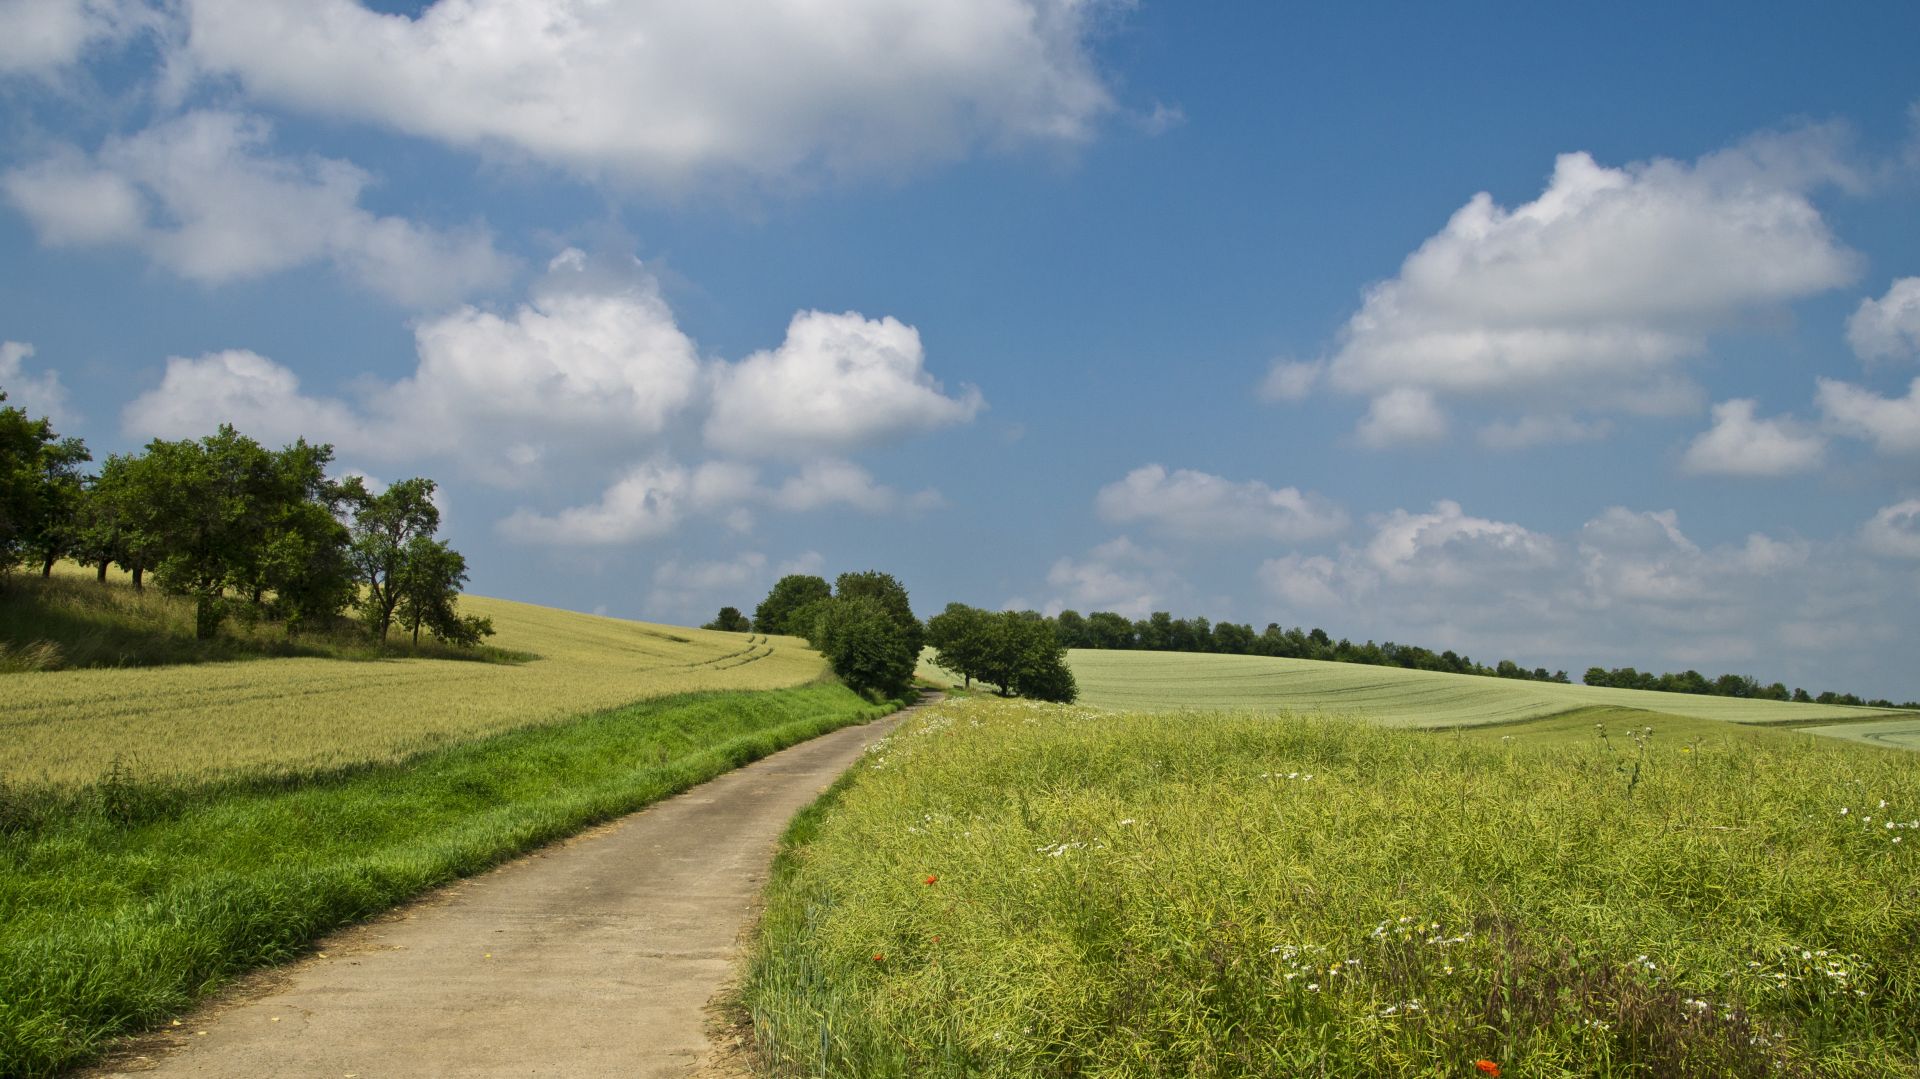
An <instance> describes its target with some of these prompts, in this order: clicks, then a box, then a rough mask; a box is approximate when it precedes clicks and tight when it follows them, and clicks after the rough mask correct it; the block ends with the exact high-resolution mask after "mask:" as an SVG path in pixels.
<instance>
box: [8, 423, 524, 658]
mask: <svg viewBox="0 0 1920 1079" xmlns="http://www.w3.org/2000/svg"><path fill="white" fill-rule="evenodd" d="M4 396H5V395H4V394H0V400H4ZM92 460H93V455H92V454H91V453H90V452H89V451H88V450H87V447H86V443H85V442H83V441H81V440H80V439H77V438H62V437H60V436H59V435H58V434H57V433H56V432H54V430H53V428H52V425H51V424H50V423H49V422H48V421H47V420H45V419H39V420H34V419H29V418H28V417H27V416H26V414H25V413H24V412H23V411H21V410H20V409H17V408H0V572H3V571H6V570H10V569H11V568H12V567H14V566H17V565H19V564H21V563H22V562H27V563H30V564H32V565H35V566H37V567H38V568H39V569H40V572H41V574H42V576H51V575H52V572H53V567H54V564H55V563H56V562H58V561H59V560H61V559H63V558H72V559H74V560H76V561H79V562H81V563H82V564H85V565H90V566H93V567H95V569H96V574H97V577H98V579H99V580H101V581H105V580H106V576H107V571H108V569H109V568H111V567H113V566H119V567H120V568H122V569H124V570H126V571H127V572H129V573H130V574H131V575H132V577H133V585H134V587H135V588H144V586H145V583H146V578H147V576H148V575H149V574H151V575H152V576H153V578H154V579H155V580H156V581H157V582H158V583H159V584H160V586H161V587H162V588H163V589H165V590H166V591H168V592H171V593H175V594H178V595H183V596H187V597H189V598H191V599H192V600H193V603H194V630H195V634H196V636H198V637H200V638H202V639H205V638H209V637H212V636H214V635H215V634H216V633H217V632H218V631H219V628H220V625H221V623H222V622H224V621H225V620H226V619H227V618H228V617H230V616H233V615H236V614H238V615H242V616H245V617H262V618H268V619H274V620H278V621H281V622H283V623H284V624H285V625H286V627H287V631H288V633H289V634H294V633H300V632H305V631H310V630H316V629H320V628H328V627H331V625H332V624H333V623H334V622H335V620H337V619H338V618H339V617H340V616H341V615H342V614H343V613H344V612H345V611H346V610H348V609H349V608H351V607H357V608H358V610H359V612H360V614H361V616H362V618H363V619H364V621H365V624H366V627H367V629H368V630H369V631H370V632H371V633H372V635H373V636H376V637H378V638H379V639H381V640H383V641H384V640H386V639H387V638H388V635H389V634H390V632H391V630H392V629H393V627H394V626H395V625H399V626H401V627H402V628H403V629H405V630H406V631H407V632H409V633H411V634H412V636H413V639H414V640H415V641H416V642H417V641H418V640H419V639H420V636H421V634H422V633H423V632H425V633H427V634H430V635H432V636H433V637H435V638H438V639H440V640H444V641H448V642H452V643H456V644H462V645H472V644H477V643H478V642H479V641H480V640H481V638H483V637H485V636H487V635H489V634H491V633H492V632H493V627H492V625H491V623H489V622H488V621H487V620H486V619H484V618H475V617H462V616H461V615H460V614H459V612H458V611H457V609H456V606H455V601H456V598H457V597H458V595H459V593H460V589H461V586H463V585H464V584H465V583H466V581H467V564H466V559H465V558H464V557H463V556H461V554H460V553H459V552H458V551H455V550H453V549H452V548H451V547H449V546H448V545H447V544H446V542H445V541H442V540H438V539H435V538H434V534H435V533H436V532H438V531H439V528H440V511H439V509H438V508H437V507H435V506H434V504H433V493H434V483H433V481H432V480H429V479H423V478H415V479H409V480H403V481H401V482H399V483H396V484H394V485H393V486H391V487H388V488H387V489H386V490H384V491H381V492H379V493H377V494H376V493H374V492H372V491H370V490H368V488H367V486H366V484H365V483H364V482H363V481H362V480H361V479H360V478H359V477H357V476H355V477H349V478H348V479H345V480H336V479H333V478H331V477H330V476H328V475H327V468H328V466H329V465H331V464H332V462H333V447H331V446H327V445H312V444H310V443H308V442H307V441H306V440H304V439H302V440H300V441H297V442H295V443H294V444H293V445H291V446H286V447H284V448H282V449H279V450H269V449H267V448H265V447H263V446H261V445H260V444H259V443H258V442H255V441H254V440H253V439H251V438H248V437H246V436H245V435H242V434H240V433H239V432H237V431H235V430H234V429H233V428H232V427H231V426H224V425H223V426H222V427H221V428H220V430H219V431H218V432H216V433H214V434H212V435H209V436H207V437H206V438H201V439H181V440H179V441H166V440H163V439H155V440H154V441H152V442H150V443H148V444H147V446H146V448H145V449H144V451H142V452H140V453H137V454H114V455H112V456H109V457H108V458H107V460H106V461H105V462H104V464H103V465H102V466H101V468H100V470H99V471H98V472H97V473H94V474H88V473H86V472H85V471H84V469H83V466H84V465H85V464H87V463H88V462H90V461H92Z"/></svg>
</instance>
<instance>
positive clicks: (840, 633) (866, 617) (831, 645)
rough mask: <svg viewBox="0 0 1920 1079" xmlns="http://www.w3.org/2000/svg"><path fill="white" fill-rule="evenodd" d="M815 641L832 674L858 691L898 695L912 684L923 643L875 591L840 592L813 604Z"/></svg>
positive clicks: (814, 643) (887, 695) (882, 695)
mask: <svg viewBox="0 0 1920 1079" xmlns="http://www.w3.org/2000/svg"><path fill="white" fill-rule="evenodd" d="M814 606H817V607H818V610H819V617H818V618H817V619H816V621H815V623H814V628H813V632H814V636H813V638H812V644H813V646H814V647H815V648H816V649H818V650H819V651H820V652H821V654H823V655H825V656H826V657H827V662H828V664H829V665H830V666H832V668H833V673H834V674H836V675H838V676H839V677H840V680H841V681H842V682H845V683H846V684H847V686H848V688H850V689H852V690H853V691H854V692H856V693H865V694H877V695H879V696H881V697H899V696H901V695H903V694H905V693H906V692H907V689H908V687H909V686H911V685H912V684H913V672H914V668H915V667H916V666H917V665H918V663H919V659H920V649H919V646H918V645H917V644H916V643H914V642H912V641H910V640H908V638H907V636H906V635H905V634H904V633H902V632H901V628H900V623H899V620H898V619H897V618H896V617H895V616H894V613H893V612H892V611H890V610H888V609H887V607H886V606H885V605H884V604H882V603H881V602H880V601H879V600H876V599H874V598H873V597H872V596H864V595H854V596H835V597H833V598H832V599H831V600H830V601H826V602H824V603H820V604H817V605H814Z"/></svg>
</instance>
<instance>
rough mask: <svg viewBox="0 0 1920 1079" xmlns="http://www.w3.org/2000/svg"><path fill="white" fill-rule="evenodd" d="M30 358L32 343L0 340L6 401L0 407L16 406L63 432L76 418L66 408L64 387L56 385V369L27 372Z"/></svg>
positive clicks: (1, 380)
mask: <svg viewBox="0 0 1920 1079" xmlns="http://www.w3.org/2000/svg"><path fill="white" fill-rule="evenodd" d="M31 358H33V346H32V345H30V344H27V343H26V342H24V341H0V390H5V391H6V393H7V400H6V403H5V404H4V405H0V408H17V409H20V410H21V411H23V412H25V413H26V414H27V415H28V416H30V417H32V418H34V419H39V418H41V417H43V416H44V417H46V418H47V419H49V420H52V421H53V427H54V430H56V431H62V432H64V431H65V428H66V426H67V425H68V424H70V423H72V422H73V421H74V420H75V419H77V418H78V417H76V416H75V415H74V414H73V413H72V412H70V411H68V409H67V388H66V387H65V386H62V385H61V384H60V372H58V371H55V370H52V369H51V368H49V369H48V370H46V371H42V372H41V373H40V374H37V375H32V374H28V373H27V361H28V360H29V359H31Z"/></svg>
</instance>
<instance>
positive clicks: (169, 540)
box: [140, 424, 281, 639]
mask: <svg viewBox="0 0 1920 1079" xmlns="http://www.w3.org/2000/svg"><path fill="white" fill-rule="evenodd" d="M146 458H147V468H146V469H145V470H144V474H143V479H144V481H145V482H143V483H142V484H141V490H140V494H141V496H142V497H143V499H144V501H145V502H146V507H145V514H146V517H147V518H148V523H149V524H150V526H151V528H152V529H153V532H152V540H153V543H154V546H155V548H156V549H157V552H158V554H159V564H158V565H157V566H156V574H155V575H156V576H157V577H158V578H159V580H160V583H161V586H162V587H164V588H166V589H167V590H168V591H171V592H176V593H180V594H182V595H187V596H191V597H193V600H194V632H195V634H196V635H197V636H199V637H200V638H202V639H205V638H208V637H212V636H213V635H214V633H215V632H216V631H218V629H219V628H220V623H221V622H222V621H223V620H224V619H225V617H226V615H227V611H228V609H229V604H228V603H227V600H226V591H227V589H228V588H229V587H231V586H236V585H238V586H251V585H252V584H253V583H254V582H255V581H257V580H258V577H259V573H260V564H261V560H262V558H263V555H264V553H265V547H266V539H267V536H268V531H269V519H270V517H271V516H272V512H273V510H274V508H275V507H274V503H275V501H276V497H275V496H276V495H277V494H279V493H280V480H281V476H280V475H279V474H278V472H277V469H276V462H275V460H274V455H273V454H271V453H269V452H268V451H267V450H265V449H263V448H261V446H260V444H259V443H258V442H255V441H254V440H253V439H251V438H248V437H246V436H245V435H242V434H240V433H238V432H237V431H235V430H234V429H233V428H232V427H231V426H230V425H225V424H223V425H221V427H220V430H219V431H218V432H216V433H215V434H213V435H209V436H208V437H206V438H203V439H200V440H198V441H195V440H192V439H182V440H181V441H178V442H166V441H162V440H158V439H156V440H155V441H153V442H152V443H150V444H148V446H147V452H146Z"/></svg>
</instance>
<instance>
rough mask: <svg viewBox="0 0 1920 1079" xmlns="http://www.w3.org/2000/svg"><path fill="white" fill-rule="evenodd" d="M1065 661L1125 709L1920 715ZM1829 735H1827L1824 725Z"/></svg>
mask: <svg viewBox="0 0 1920 1079" xmlns="http://www.w3.org/2000/svg"><path fill="white" fill-rule="evenodd" d="M1067 659H1068V664H1069V665H1070V666H1071V667H1072V668H1073V675H1074V678H1075V680H1076V681H1078V682H1079V685H1080V700H1081V702H1082V703H1084V704H1090V705H1096V706H1100V707H1104V708H1120V709H1126V710H1129V711H1178V710H1199V711H1213V710H1222V709H1226V710H1246V711H1267V710H1277V709H1290V710H1295V711H1306V712H1324V713H1328V714H1337V715H1350V716H1357V717H1363V718H1366V719H1370V720H1373V721H1374V722H1377V723H1382V724H1386V725H1388V726H1396V727H1457V726H1467V725H1472V724H1490V723H1514V722H1519V721H1523V720H1529V719H1537V718H1540V717H1544V716H1551V715H1555V714H1557V713H1562V712H1568V711H1571V710H1573V709H1576V708H1632V709H1641V710H1645V711H1649V712H1658V713H1664V714H1667V715H1676V716H1686V717H1690V718H1694V719H1711V720H1721V721H1725V722H1731V723H1765V724H1795V725H1806V726H1814V725H1816V724H1828V725H1831V724H1843V723H1851V722H1855V721H1859V720H1865V719H1873V718H1876V717H1899V718H1897V719H1896V720H1895V726H1896V727H1899V725H1900V724H1905V726H1904V727H1900V729H1905V730H1914V729H1916V728H1920V715H1916V714H1914V713H1912V712H1887V711H1884V710H1880V709H1872V708H1853V707H1848V706H1845V705H1828V704H1793V703H1790V702H1786V701H1752V700H1743V699H1740V698H1737V697H1708V696H1700V695H1695V694H1690V693H1658V692H1654V691H1652V690H1641V689H1611V688H1605V687H1600V686H1580V685H1559V684H1556V683H1552V682H1527V681H1520V680H1516V679H1507V678H1483V677H1478V676H1475V675H1465V674H1443V673H1439V672H1436V671H1414V670H1406V669H1404V668H1400V667H1370V666H1365V665H1362V664H1357V663H1328V662H1324V661H1320V660H1310V659H1273V658H1269V657H1265V656H1226V655H1201V654H1196V653H1191V652H1131V651H1129V652H1121V651H1099V650H1089V649H1075V650H1074V651H1072V652H1069V653H1068V654H1067ZM1821 733H1829V732H1825V731H1823V732H1821Z"/></svg>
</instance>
